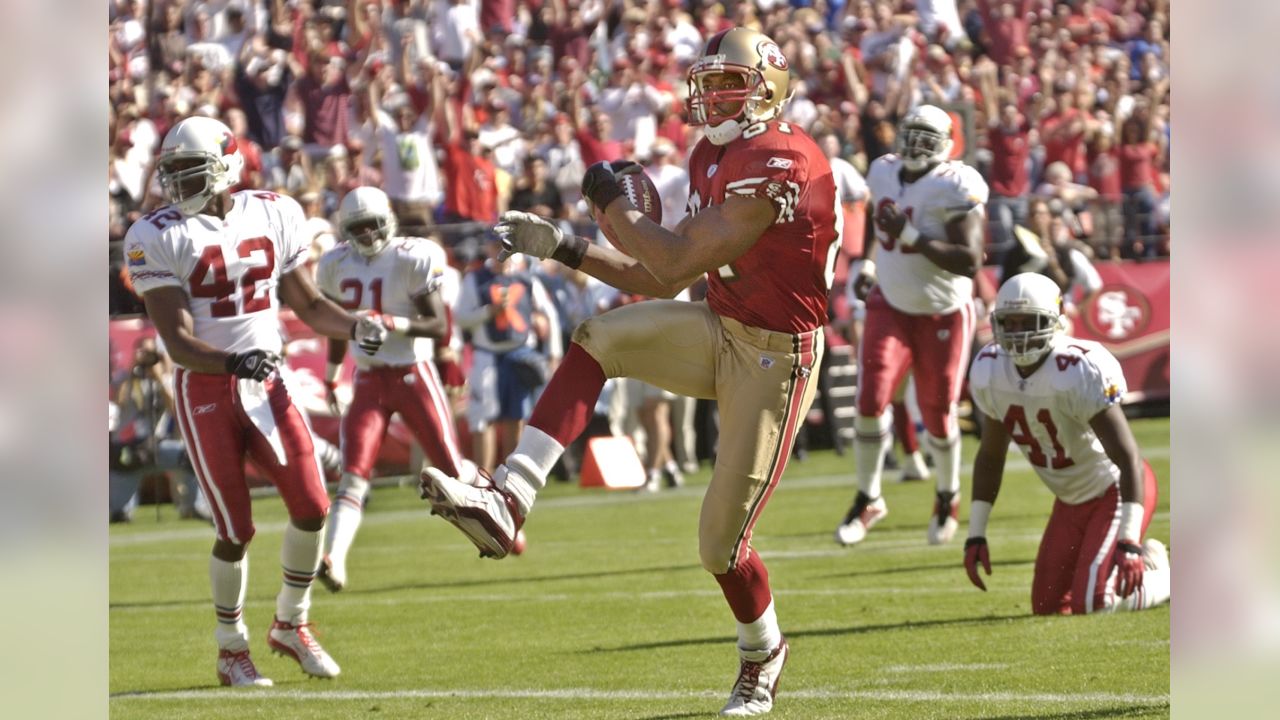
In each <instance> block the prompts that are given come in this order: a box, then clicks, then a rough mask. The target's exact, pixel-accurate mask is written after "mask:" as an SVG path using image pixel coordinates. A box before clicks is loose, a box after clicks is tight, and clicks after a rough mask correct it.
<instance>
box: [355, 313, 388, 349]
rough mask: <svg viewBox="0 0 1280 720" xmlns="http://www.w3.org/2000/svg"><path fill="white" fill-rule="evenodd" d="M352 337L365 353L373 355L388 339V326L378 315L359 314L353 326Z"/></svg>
mask: <svg viewBox="0 0 1280 720" xmlns="http://www.w3.org/2000/svg"><path fill="white" fill-rule="evenodd" d="M351 339H352V340H355V341H356V345H359V346H360V350H362V351H363V352H364V354H365V355H373V354H374V353H376V352H378V348H380V347H382V343H383V342H385V341H386V339H387V328H386V326H385V325H383V324H382V318H380V317H378V316H376V315H366V314H359V315H357V316H356V324H355V325H353V326H351Z"/></svg>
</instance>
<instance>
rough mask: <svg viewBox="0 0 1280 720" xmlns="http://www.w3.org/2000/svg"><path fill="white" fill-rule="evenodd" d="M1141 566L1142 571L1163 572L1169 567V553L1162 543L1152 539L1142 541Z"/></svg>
mask: <svg viewBox="0 0 1280 720" xmlns="http://www.w3.org/2000/svg"><path fill="white" fill-rule="evenodd" d="M1142 565H1143V569H1144V570H1164V569H1166V568H1168V567H1169V551H1168V549H1166V548H1165V546H1164V543H1162V542H1160V541H1159V540H1155V539H1153V538H1147V539H1146V540H1143V541H1142Z"/></svg>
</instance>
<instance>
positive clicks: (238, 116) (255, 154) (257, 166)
mask: <svg viewBox="0 0 1280 720" xmlns="http://www.w3.org/2000/svg"><path fill="white" fill-rule="evenodd" d="M226 120H227V127H229V128H230V129H231V134H233V135H235V136H236V146H237V147H238V148H240V155H241V156H242V157H243V158H244V168H243V169H242V170H241V171H240V183H239V184H238V185H236V186H235V187H233V188H232V191H233V192H234V191H236V190H245V189H248V188H260V187H262V148H261V147H259V146H258V143H256V142H254V141H253V140H251V139H249V122H248V120H247V119H246V118H245V114H244V111H243V110H240V109H239V108H232V109H230V110H228V111H227V117H226Z"/></svg>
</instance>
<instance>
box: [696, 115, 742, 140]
mask: <svg viewBox="0 0 1280 720" xmlns="http://www.w3.org/2000/svg"><path fill="white" fill-rule="evenodd" d="M742 129H743V123H742V121H741V120H726V121H724V122H722V123H720V124H719V125H707V126H706V129H705V130H703V135H705V136H706V138H707V140H708V141H709V142H710V143H711V144H712V145H728V144H729V143H731V142H733V141H734V140H737V139H738V137H739V136H740V135H742Z"/></svg>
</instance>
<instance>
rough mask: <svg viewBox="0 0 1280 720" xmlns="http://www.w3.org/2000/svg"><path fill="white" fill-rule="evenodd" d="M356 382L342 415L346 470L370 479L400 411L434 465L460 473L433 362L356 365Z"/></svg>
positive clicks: (455, 443)
mask: <svg viewBox="0 0 1280 720" xmlns="http://www.w3.org/2000/svg"><path fill="white" fill-rule="evenodd" d="M353 384H354V386H355V393H354V397H353V398H352V400H351V407H350V408H348V409H347V414H346V416H345V417H343V418H342V465H343V469H344V470H345V471H346V472H349V473H351V474H352V475H357V476H359V477H362V478H366V479H368V477H369V474H370V473H371V472H372V471H373V465H374V461H375V460H376V459H377V457H378V451H379V450H381V449H382V440H383V438H384V437H385V436H386V434H387V424H388V423H390V422H391V415H392V413H399V414H400V419H401V420H403V421H404V424H405V425H407V426H408V428H409V430H410V431H411V432H412V433H413V436H414V437H415V438H417V440H418V444H420V445H421V446H422V450H423V452H425V453H426V454H427V458H429V459H430V461H431V464H432V465H434V466H435V467H437V468H439V469H440V470H441V471H443V472H444V473H445V474H447V475H451V476H453V477H458V476H459V475H460V474H461V469H462V453H461V451H459V450H458V437H457V435H456V434H455V433H454V426H453V415H452V414H451V413H450V412H449V400H448V398H447V397H446V396H445V394H444V388H443V387H441V385H440V378H439V377H438V376H437V375H436V370H435V368H434V367H432V366H431V365H430V364H429V363H421V362H420V363H418V364H416V365H389V366H385V367H376V368H370V369H367V370H357V371H356V376H355V380H354V383H353Z"/></svg>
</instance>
